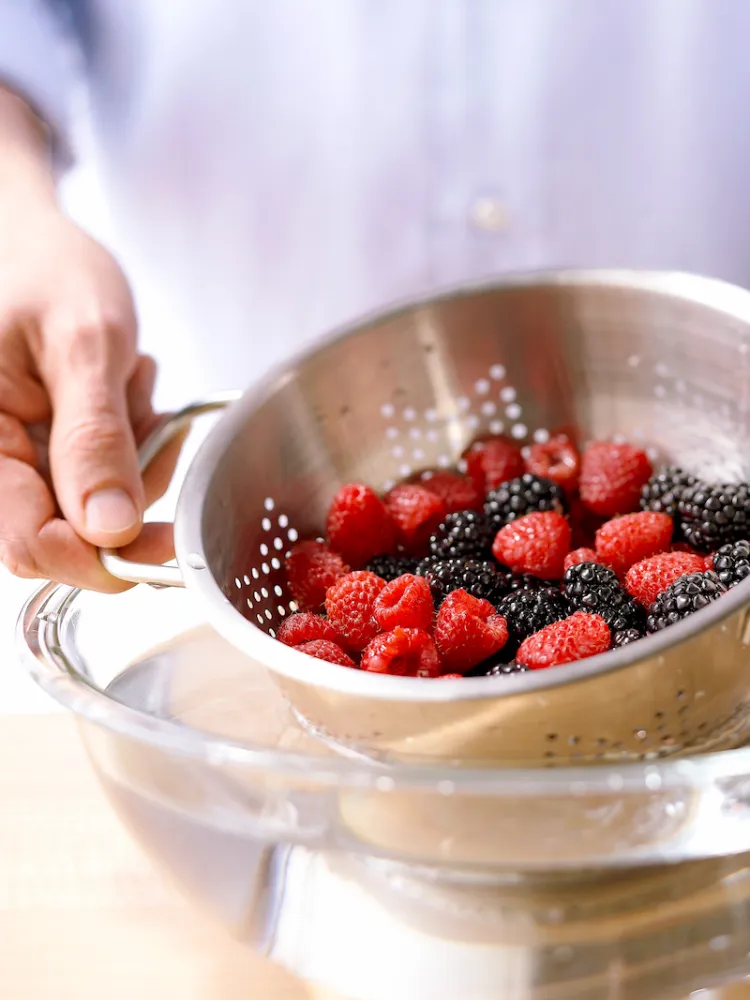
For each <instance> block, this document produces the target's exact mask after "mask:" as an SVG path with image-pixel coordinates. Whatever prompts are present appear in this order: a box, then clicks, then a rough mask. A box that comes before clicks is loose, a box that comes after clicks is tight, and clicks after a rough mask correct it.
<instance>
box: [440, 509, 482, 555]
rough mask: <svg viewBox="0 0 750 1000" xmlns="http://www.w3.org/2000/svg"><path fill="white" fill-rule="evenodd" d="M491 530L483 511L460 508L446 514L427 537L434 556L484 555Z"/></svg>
mask: <svg viewBox="0 0 750 1000" xmlns="http://www.w3.org/2000/svg"><path fill="white" fill-rule="evenodd" d="M494 537H495V531H494V530H493V528H492V525H491V524H490V519H489V518H488V517H487V515H486V514H480V513H478V512H477V511H475V510H462V511H457V512H456V513H454V514H448V515H447V517H446V518H445V520H444V521H443V522H442V524H439V525H438V527H437V529H436V530H435V534H434V535H432V537H431V538H430V552H431V553H432V555H434V556H435V557H436V558H437V559H456V558H459V557H463V558H465V559H468V558H476V559H481V558H486V557H488V556H489V554H490V551H491V549H492V541H493V539H494Z"/></svg>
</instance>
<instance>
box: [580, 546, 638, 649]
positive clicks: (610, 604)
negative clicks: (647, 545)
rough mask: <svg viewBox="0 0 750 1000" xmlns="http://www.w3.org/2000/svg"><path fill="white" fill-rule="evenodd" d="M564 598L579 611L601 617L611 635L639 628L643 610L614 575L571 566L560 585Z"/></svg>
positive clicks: (594, 565) (591, 565) (592, 565)
mask: <svg viewBox="0 0 750 1000" xmlns="http://www.w3.org/2000/svg"><path fill="white" fill-rule="evenodd" d="M563 589H564V592H565V596H566V598H567V599H568V600H569V601H570V603H571V604H572V605H573V607H575V608H577V609H578V610H579V611H592V612H595V613H596V614H598V615H601V616H602V618H603V619H604V620H605V622H606V623H607V625H609V627H610V630H611V631H612V633H613V634H614V633H616V632H622V631H624V630H625V629H635V630H639V631H640V630H641V629H642V628H643V618H644V615H643V608H642V607H641V606H640V605H639V604H638V603H637V602H636V601H635V600H633V598H632V597H631V596H630V594H628V592H627V591H626V590H624V589H623V587H621V586H620V581H619V580H618V579H617V574H616V573H615V572H614V571H613V570H611V569H609V567H607V566H601V565H599V564H597V563H579V564H578V565H577V566H571V568H570V569H569V570H568V571H567V572H566V574H565V579H564V581H563Z"/></svg>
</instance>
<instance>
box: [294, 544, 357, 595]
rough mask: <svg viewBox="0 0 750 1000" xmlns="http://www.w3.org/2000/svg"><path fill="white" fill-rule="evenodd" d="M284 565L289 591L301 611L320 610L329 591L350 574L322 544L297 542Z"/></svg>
mask: <svg viewBox="0 0 750 1000" xmlns="http://www.w3.org/2000/svg"><path fill="white" fill-rule="evenodd" d="M284 565H285V569H286V578H287V582H288V583H289V590H290V591H291V594H292V597H293V598H294V600H295V601H296V602H297V604H298V605H299V607H300V608H301V609H302V610H303V611H317V610H318V609H319V608H322V607H323V604H324V602H325V599H326V591H327V590H328V588H329V587H331V586H333V584H334V583H335V582H336V581H337V580H338V579H340V578H341V577H342V576H344V574H345V573H348V572H349V567H348V566H347V565H345V563H344V560H343V559H342V558H341V556H340V555H339V554H338V553H337V552H332V551H331V549H329V548H328V546H327V545H324V544H323V542H297V544H296V545H294V546H293V547H292V550H291V552H290V553H289V555H288V556H287V557H286V563H285V564H284Z"/></svg>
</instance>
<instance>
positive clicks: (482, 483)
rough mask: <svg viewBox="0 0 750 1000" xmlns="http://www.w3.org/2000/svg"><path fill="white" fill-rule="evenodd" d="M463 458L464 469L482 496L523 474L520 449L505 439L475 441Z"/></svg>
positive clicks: (494, 438)
mask: <svg viewBox="0 0 750 1000" xmlns="http://www.w3.org/2000/svg"><path fill="white" fill-rule="evenodd" d="M463 457H464V459H465V461H466V469H467V471H468V473H469V475H470V476H471V478H472V480H473V481H474V484H475V486H476V488H477V490H478V491H479V492H480V493H481V495H482V496H486V495H487V494H488V493H489V491H490V490H494V489H496V488H497V487H498V486H499V485H500V483H505V482H507V481H508V480H509V479H515V478H516V477H517V476H522V475H523V472H524V464H523V457H522V455H521V452H520V449H519V448H518V446H517V445H516V444H514V442H513V441H511V440H510V439H509V438H506V437H492V438H486V439H485V440H483V441H476V442H475V443H474V444H473V445H472V446H471V447H470V448H469V450H468V451H466V452H464V456H463Z"/></svg>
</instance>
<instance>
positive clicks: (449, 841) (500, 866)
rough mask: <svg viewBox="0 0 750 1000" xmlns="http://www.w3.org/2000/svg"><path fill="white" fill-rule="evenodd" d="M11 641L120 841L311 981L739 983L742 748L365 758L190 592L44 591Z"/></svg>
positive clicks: (379, 984) (380, 996)
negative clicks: (127, 835)
mask: <svg viewBox="0 0 750 1000" xmlns="http://www.w3.org/2000/svg"><path fill="white" fill-rule="evenodd" d="M18 631H19V641H20V644H21V647H22V650H23V653H24V662H25V664H26V666H27V668H28V670H29V672H30V673H31V674H32V676H33V677H34V678H35V680H36V681H37V682H38V683H39V684H40V685H41V687H42V688H43V689H44V690H45V691H47V692H48V693H49V694H50V695H51V696H52V697H53V698H55V699H56V700H57V701H58V702H60V703H61V704H63V705H64V706H66V707H67V708H69V709H70V710H72V711H73V712H74V713H75V715H76V716H77V718H78V721H79V724H80V728H81V733H82V736H83V739H84V741H85V744H86V747H87V749H88V753H89V755H90V758H91V761H92V764H93V766H94V768H95V770H96V772H97V774H98V776H99V778H100V780H101V783H102V785H103V787H104V790H105V792H106V794H107V796H108V797H109V799H110V801H111V803H112V805H113V807H114V808H115V810H116V811H117V813H118V814H119V816H120V817H121V819H122V821H123V822H124V823H125V824H126V825H127V827H128V828H129V829H130V830H131V831H132V833H133V834H134V836H135V837H136V838H137V840H138V841H139V842H140V843H141V844H142V845H143V847H144V848H145V849H146V850H147V851H148V853H149V854H150V855H151V856H152V857H153V858H154V859H155V860H157V861H158V862H159V864H160V865H161V866H162V867H163V868H164V869H165V870H166V871H167V872H168V873H170V874H171V875H172V877H173V878H174V879H175V880H176V881H177V882H178V883H179V884H180V885H181V887H182V888H183V890H184V891H185V892H186V894H187V895H189V896H190V897H191V898H192V899H194V900H195V901H196V902H197V903H198V904H199V905H200V906H201V907H202V908H203V909H204V910H207V911H209V912H210V913H212V914H213V915H214V916H215V918H216V919H218V920H219V921H221V922H222V923H223V924H224V925H225V926H226V927H227V928H228V929H229V930H230V931H231V932H232V933H233V934H235V935H237V936H239V937H241V938H242V939H243V940H245V941H246V942H247V943H248V945H250V946H252V947H255V948H258V949H260V950H262V951H264V952H265V953H266V954H268V955H269V956H270V957H271V958H273V959H275V960H276V961H279V962H281V963H283V964H284V965H285V966H287V967H288V968H289V969H290V970H291V971H292V972H294V973H296V974H297V975H299V976H301V977H302V978H303V979H306V980H308V981H309V982H311V983H314V984H316V986H318V987H321V988H324V989H327V990H331V991H333V992H334V993H335V994H337V995H339V996H343V997H350V998H352V1000H384V998H388V1000H456V998H458V997H460V998H462V1000H463V998H466V1000H485V998H486V1000H489V998H496V997H498V996H509V997H513V998H528V1000H531V998H537V997H538V998H542V997H543V998H545V1000H557V998H561V1000H562V998H570V1000H574V998H575V1000H587V998H590V1000H610V998H611V1000H615V998H617V1000H630V998H632V1000H636V998H637V1000H649V998H652V997H653V998H656V997H659V998H661V997H670V996H674V997H681V996H685V995H686V994H687V993H689V992H690V991H691V990H694V989H699V988H710V987H713V986H716V985H717V984H720V983H722V982H726V981H730V980H733V979H738V978H740V977H742V976H745V975H748V974H750V955H749V954H748V953H749V952H750V865H749V864H748V862H749V860H750V749H739V750H733V751H725V752H723V753H720V754H713V755H705V756H702V757H693V758H683V759H678V760H674V759H670V760H660V761H654V762H648V763H637V764H624V765H623V764H619V765H616V766H615V765H611V764H602V765H598V766H588V767H584V766H581V767H575V768H573V767H561V766H558V767H552V766H550V767H545V768H515V769H509V768H498V767H497V766H496V765H495V766H492V765H490V764H489V763H488V764H487V765H486V766H482V763H481V762H478V763H476V762H472V766H471V767H470V768H466V767H462V766H461V765H460V764H459V763H455V764H450V763H448V764H446V763H441V764H440V765H437V764H435V763H430V762H424V763H421V762H420V761H418V760H415V761H414V762H413V763H409V764H403V763H389V762H388V761H384V760H378V761H375V760H371V759H369V758H366V757H363V756H358V755H356V754H354V753H346V754H345V753H342V751H341V750H340V748H337V747H335V746H331V745H330V744H328V743H326V742H325V741H323V740H321V739H320V738H318V736H317V735H316V734H315V733H313V732H310V731H308V730H306V729H305V728H304V726H303V725H302V724H301V723H300V721H299V720H298V719H297V718H296V717H295V715H294V714H293V712H292V711H291V710H290V708H289V707H288V705H287V704H286V703H285V702H284V700H283V698H282V696H281V695H280V693H279V690H278V688H277V687H276V685H275V684H274V683H273V682H272V681H271V680H270V679H269V677H268V675H267V673H266V671H265V669H264V668H262V667H261V666H260V665H258V664H255V663H253V662H252V661H251V660H248V659H247V658H246V657H244V656H243V655H241V654H240V653H238V652H237V651H236V650H235V649H234V648H233V647H230V646H229V645H228V644H227V643H226V642H225V641H224V640H222V639H221V638H220V637H218V636H217V634H216V633H214V632H213V631H212V630H211V629H210V628H209V627H208V626H207V625H206V624H205V622H204V620H203V617H202V615H201V612H200V611H199V609H198V608H197V605H196V603H195V601H194V599H193V597H192V596H191V595H190V594H189V593H187V592H185V591H182V590H164V591H155V590H153V589H151V588H147V587H137V588H135V589H133V590H131V591H129V592H128V593H125V594H122V595H119V596H117V597H105V596H101V595H97V594H91V593H84V592H80V591H76V590H72V589H70V588H67V587H58V586H54V585H51V584H48V585H45V586H43V587H42V588H41V589H40V590H38V591H37V592H36V593H35V594H34V595H33V596H32V597H31V598H30V599H29V601H28V602H27V604H26V606H25V608H24V610H23V612H22V615H21V618H20V621H19V628H18ZM248 989H249V992H248V996H251V995H252V988H251V986H250V985H249V987H248Z"/></svg>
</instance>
